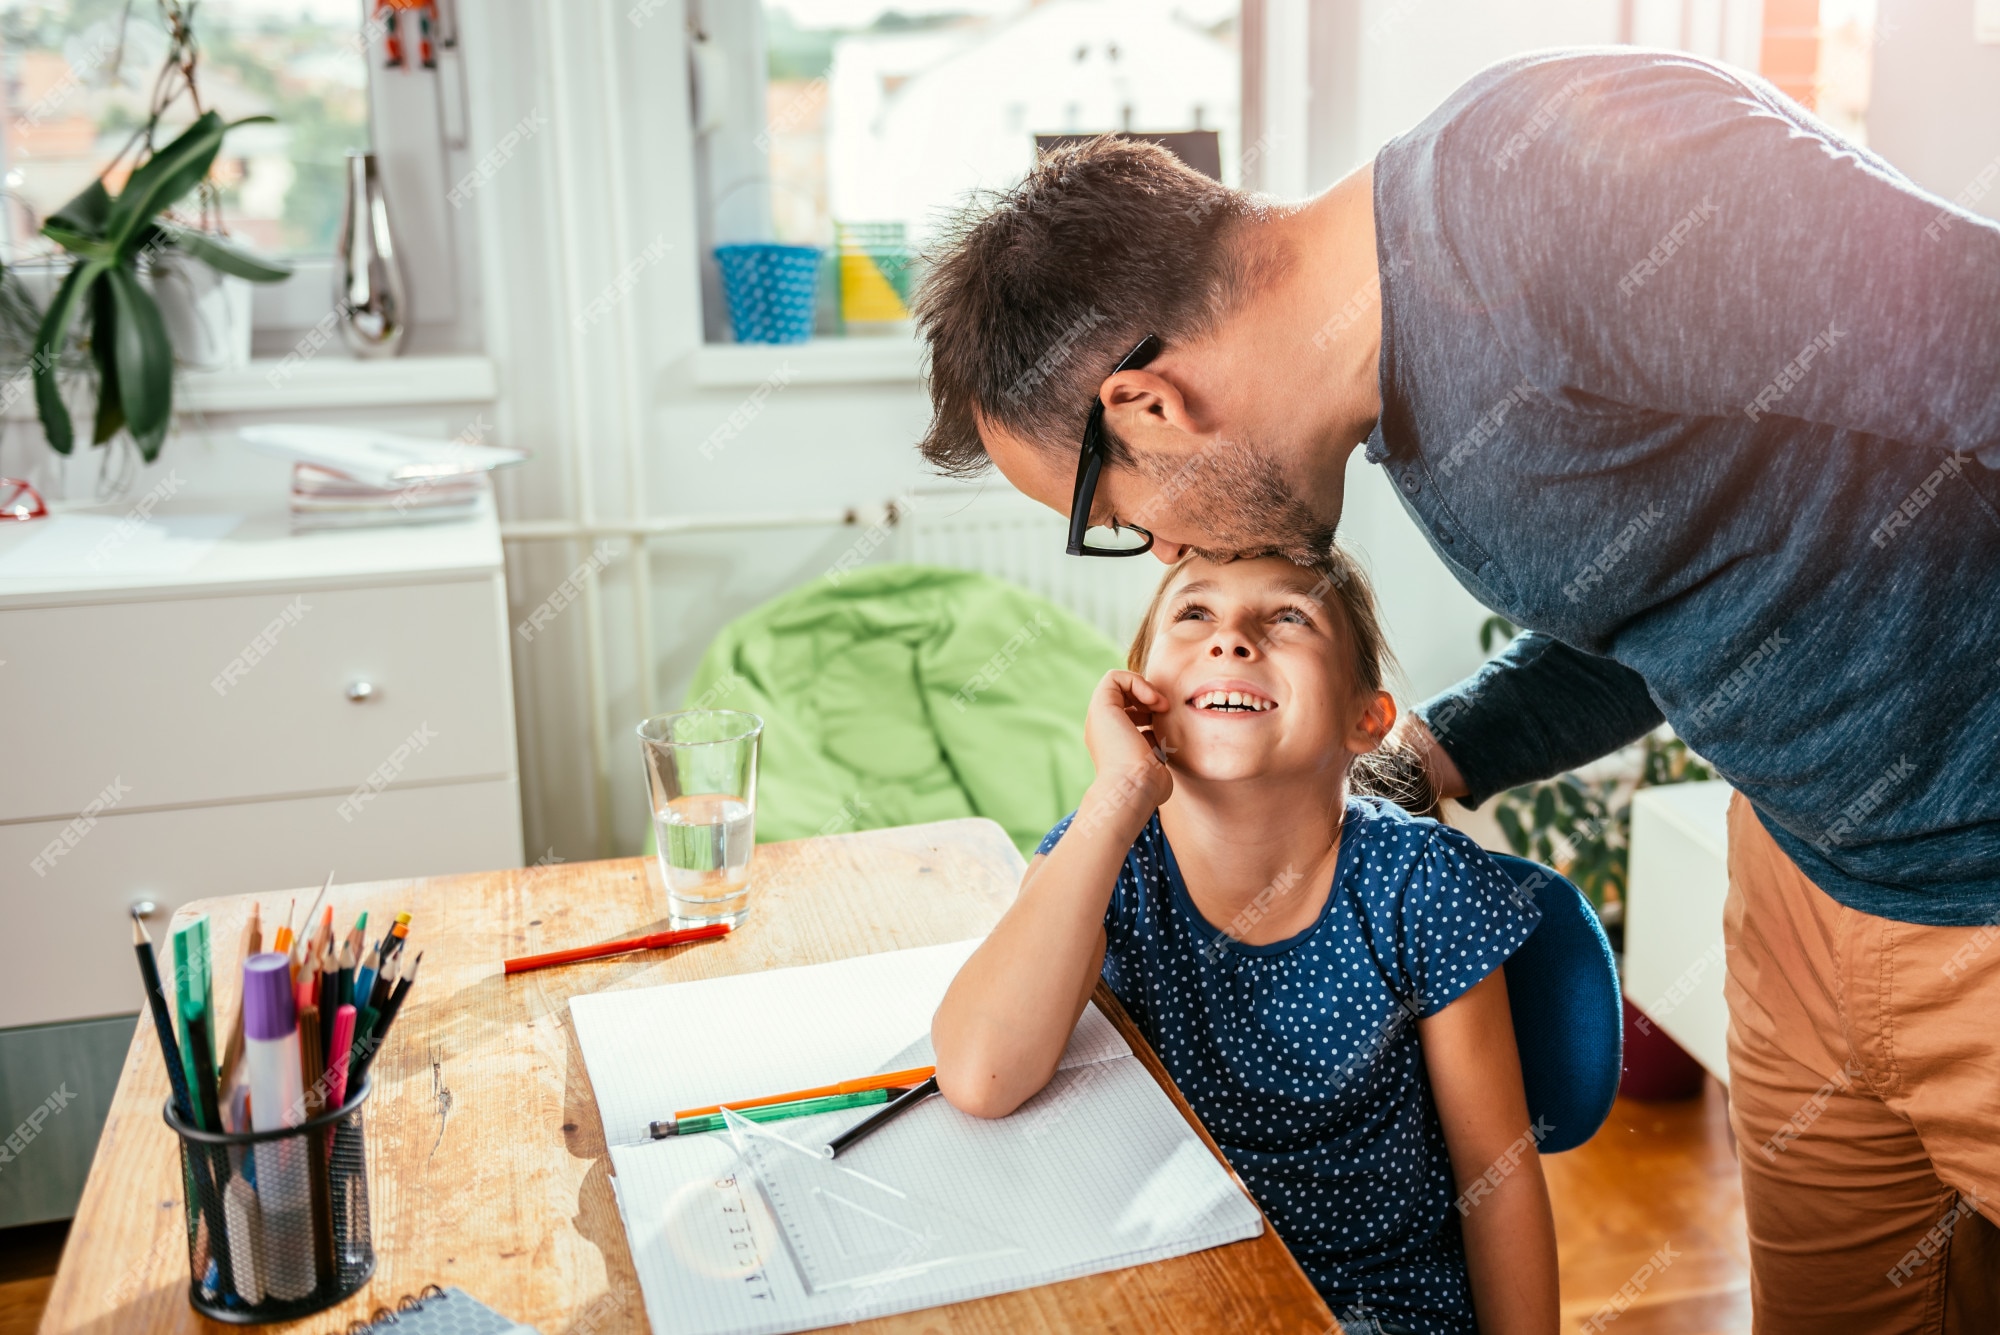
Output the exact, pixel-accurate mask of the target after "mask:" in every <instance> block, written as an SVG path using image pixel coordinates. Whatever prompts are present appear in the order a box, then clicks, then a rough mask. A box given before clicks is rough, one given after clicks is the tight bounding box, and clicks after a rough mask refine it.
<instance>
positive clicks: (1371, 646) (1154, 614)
mask: <svg viewBox="0 0 2000 1335" xmlns="http://www.w3.org/2000/svg"><path fill="white" fill-rule="evenodd" d="M1197 559H1199V558H1198V557H1197V555H1196V554H1195V553H1194V552H1188V553H1186V554H1184V555H1183V556H1182V557H1181V559H1180V560H1178V561H1176V562H1174V563H1173V565H1171V566H1169V567H1168V568H1167V573H1166V575H1165V576H1164V577H1163V578H1162V579H1161V580H1160V584H1159V587H1158V588H1156V589H1154V590H1153V600H1152V601H1151V602H1150V603H1148V604H1147V605H1146V615H1145V616H1143V617H1141V618H1140V619H1139V630H1138V633H1137V634H1135V635H1134V636H1133V637H1132V647H1131V648H1130V649H1128V650H1126V652H1125V666H1126V667H1127V668H1129V669H1130V670H1131V671H1133V672H1136V673H1138V674H1139V675H1140V676H1144V675H1145V674H1146V659H1147V656H1148V654H1149V653H1150V651H1151V650H1152V647H1153V633H1154V628H1155V625H1156V623H1157V622H1158V621H1159V617H1160V607H1161V605H1162V604H1163V603H1165V602H1166V599H1167V590H1168V589H1169V588H1170V587H1172V585H1173V582H1174V577H1175V576H1177V575H1179V574H1180V573H1181V571H1182V570H1183V569H1184V568H1185V567H1186V566H1187V564H1188V562H1190V561H1193V560H1197ZM1300 568H1301V569H1304V570H1309V571H1311V572H1312V573H1313V574H1314V575H1316V576H1318V578H1317V580H1315V582H1314V584H1313V587H1312V590H1311V592H1309V593H1307V594H1306V598H1307V599H1308V600H1310V601H1311V602H1313V603H1315V604H1317V605H1318V606H1319V607H1322V608H1324V609H1326V611H1327V613H1328V615H1329V616H1331V617H1332V619H1333V620H1334V621H1335V622H1337V623H1338V624H1339V626H1340V628H1341V638H1342V639H1343V640H1345V641H1346V644H1347V651H1348V668H1349V671H1351V672H1352V673H1353V679H1354V683H1355V685H1356V687H1358V688H1359V690H1360V691H1361V693H1362V694H1363V695H1368V696H1372V695H1374V694H1375V692H1377V691H1380V690H1383V689H1385V686H1384V683H1385V682H1387V681H1388V680H1389V677H1390V674H1391V673H1392V672H1397V671H1399V669H1398V668H1397V664H1396V656H1395V654H1394V653H1393V652H1392V651H1391V650H1390V648H1389V639H1388V636H1386V635H1384V634H1383V633H1382V618H1381V614H1380V613H1379V612H1378V611H1377V610H1376V603H1375V590H1374V588H1373V586H1371V585H1370V584H1369V582H1368V573H1367V572H1366V571H1365V570H1363V569H1362V568H1361V563H1360V562H1359V561H1357V560H1355V558H1354V555H1353V553H1351V552H1349V551H1347V550H1346V549H1345V548H1343V547H1342V546H1341V545H1340V544H1339V543H1334V544H1332V545H1331V546H1330V547H1328V548H1327V550H1326V553H1325V554H1324V555H1323V556H1322V557H1320V558H1319V559H1316V560H1314V561H1311V562H1307V563H1303V564H1302V565H1301V567H1300ZM1347 782H1348V788H1349V789H1350V790H1351V791H1353V792H1356V793H1365V794H1370V795H1373V796H1377V797H1386V798H1388V799H1389V800H1390V801H1392V802H1395V803H1397V804H1398V805H1399V806H1402V807H1404V808H1405V809H1406V810H1408V811H1411V812H1413V813H1415V814H1417V815H1425V814H1429V813H1430V812H1431V811H1432V810H1433V809H1434V808H1435V807H1436V806H1437V798H1436V797H1435V796H1434V795H1433V792H1432V789H1431V785H1430V783H1429V780H1428V778H1427V777H1426V776H1425V774H1424V769H1423V765H1422V763H1421V761H1420V760H1419V759H1418V758H1417V756H1416V755H1415V753H1414V752H1411V751H1409V750H1408V749H1406V748H1405V747H1403V746H1402V745H1401V744H1400V743H1392V742H1388V741H1386V740H1385V741H1384V742H1383V744H1382V745H1381V746H1379V747H1377V748H1376V749H1375V750H1374V751H1371V752H1369V753H1368V754H1367V755H1363V756H1356V757H1355V758H1354V760H1353V762H1352V763H1351V764H1350V765H1349V767H1348V772H1347Z"/></svg>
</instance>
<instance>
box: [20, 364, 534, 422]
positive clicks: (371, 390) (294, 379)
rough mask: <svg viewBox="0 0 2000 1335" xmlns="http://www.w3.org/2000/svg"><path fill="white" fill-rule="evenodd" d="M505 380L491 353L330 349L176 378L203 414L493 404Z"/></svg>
mask: <svg viewBox="0 0 2000 1335" xmlns="http://www.w3.org/2000/svg"><path fill="white" fill-rule="evenodd" d="M498 386H499V378H498V377H497V376H496V375H495V374H494V371H493V362H492V361H491V359H489V358H486V357H390V358H386V359H384V360H382V361H361V360H359V359H357V358H353V357H348V356H344V355H341V354H339V353H335V352H324V353H321V354H320V355H319V356H317V357H313V358H309V359H307V360H305V361H299V362H294V363H292V364H291V365H290V366H286V365H285V364H284V361H283V359H282V358H276V357H272V358H258V359H257V360H255V361H253V362H251V363H250V365H248V366H246V367H244V368H242V369H241V370H235V371H183V372H180V373H179V374H177V375H176V376H175V378H174V410H175V411H176V412H198V413H268V412H307V411H314V410H317V409H322V408H375V407H385V408H394V407H403V406H407V405H412V404H428V403H490V402H492V400H493V399H494V398H495V397H496V396H497V394H498ZM6 416H7V417H8V418H9V419H13V420H19V421H27V420H32V419H33V418H34V416H35V396H34V395H33V394H18V395H16V396H15V397H14V398H13V400H12V401H11V402H9V403H8V404H7V407H6Z"/></svg>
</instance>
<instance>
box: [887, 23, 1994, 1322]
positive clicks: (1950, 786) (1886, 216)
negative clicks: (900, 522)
mask: <svg viewBox="0 0 2000 1335" xmlns="http://www.w3.org/2000/svg"><path fill="white" fill-rule="evenodd" d="M918 318H919V322H920V326H921V328H922V330H923V333H924V335H925V337H926V339H927V340H928V342H929V346H930V354H931V394H932V399H933V407H934V409H935V417H934V421H933V423H932V425H931V428H930V431H929V433H928V434H927V436H926V438H925V440H924V442H923V445H922V449H923V453H924V454H925V456H926V458H928V459H929V460H930V461H931V462H932V463H933V464H934V465H936V466H938V467H939V468H940V469H942V470H943V471H946V472H953V473H966V472H974V471H977V470H978V469H980V468H982V467H984V466H985V465H986V464H987V463H988V462H989V461H990V462H991V463H992V464H995V465H997V466H998V467H999V469H1000V470H1001V472H1003V473H1004V474H1005V475H1006V476H1007V478H1008V479H1009V480H1010V481H1011V482H1013V483H1014V484H1015V485H1016V486H1017V487H1019V488H1020V489H1021V490H1022V491H1024V492H1026V493H1027V494H1029V495H1031V496H1034V497H1036V498H1038V499H1040V500H1042V501H1043V502H1045V503H1046V504H1048V505H1050V506H1052V507H1053V508H1055V509H1057V510H1058V511H1062V512H1064V513H1070V514H1071V516H1072V534H1073V540H1072V542H1073V546H1072V549H1073V550H1075V549H1076V546H1077V545H1078V541H1077V540H1078V539H1081V540H1082V541H1081V545H1082V546H1084V547H1092V546H1097V547H1111V548H1114V549H1117V548H1128V549H1129V548H1131V547H1133V546H1135V545H1136V546H1143V545H1144V543H1145V542H1146V534H1144V533H1140V532H1139V530H1142V529H1143V530H1146V531H1147V533H1149V534H1150V540H1151V550H1152V551H1153V552H1154V553H1155V554H1156V555H1158V556H1159V557H1161V558H1162V559H1163V560H1172V559H1174V558H1175V557H1176V556H1178V555H1179V554H1180V552H1182V551H1183V550H1185V549H1188V548H1196V549H1201V550H1206V551H1215V552H1225V553H1240V552H1247V551H1258V550H1279V551H1287V552H1304V551H1306V550H1310V549H1316V548H1319V547H1322V546H1324V545H1325V544H1326V543H1327V542H1328V541H1330V540H1331V538H1332V536H1333V531H1334V528H1335V525H1336V523H1337V521H1338V519H1339V515H1340V509H1341V503H1342V479H1343V472H1344V468H1345V465H1346V463H1347V459H1348V456H1349V454H1350V453H1351V452H1352V450H1353V448H1354V447H1355V446H1356V445H1357V444H1358V443H1360V442H1363V441H1364V440H1365V442H1366V451H1367V453H1366V457H1367V459H1368V460H1369V461H1370V462H1372V463H1375V464H1377V465H1379V466H1381V467H1382V468H1384V469H1386V470H1387V471H1388V474H1389V477H1390V478H1391V480H1392V481H1393V483H1394V485H1395V487H1396V489H1397V494H1398V496H1399V498H1400V499H1401V501H1402V503H1403V505H1404V508H1405V509H1407V510H1408V511H1409V513H1410V516H1411V518H1412V519H1414V520H1415V521H1416V523H1417V524H1418V526H1419V527H1420V528H1421V529H1422V530H1423V533H1424V535H1425V537H1426V539H1427V540H1428V541H1429V542H1430V544H1431V547H1432V549H1433V550H1434V551H1436V553H1437V555H1438V556H1439V558H1440V559H1442V560H1443V561H1444V562H1445V564H1446V565H1447V566H1449V567H1450V568H1451V570H1452V572H1453V574H1454V575H1456V576H1457V578H1458V579H1459V580H1460V581H1461V582H1462V583H1463V584H1464V585H1465V586H1466V587H1467V588H1468V589H1470V590H1471V591H1472V592H1473V593H1474V594H1475V595H1477V596H1478V597H1479V599H1480V600H1481V601H1482V602H1484V603H1485V604H1486V605H1487V606H1489V607H1492V608H1494V609H1495V610H1497V611H1499V612H1501V613H1503V614H1505V615H1506V616H1507V617H1509V618H1511V619H1512V620H1513V621H1515V622H1516V623H1518V624H1520V625H1522V626H1525V627H1529V628H1530V630H1529V631H1528V632H1527V633H1524V634H1523V635H1522V636H1521V637H1520V638H1518V639H1516V640H1515V641H1514V642H1513V643H1512V644H1511V645H1509V646H1508V647H1507V649H1506V650H1505V651H1504V652H1502V653H1501V654H1500V655H1499V656H1498V657H1497V658H1495V659H1494V660H1493V661H1492V662H1489V663H1488V664H1486V665H1485V667H1483V668H1482V669H1481V670H1480V671H1479V672H1478V673H1477V674H1476V675H1474V676H1473V677H1472V678H1471V679H1469V680H1468V681H1466V682H1463V683H1461V684H1460V685H1459V686H1457V687H1455V688H1453V689H1452V690H1450V691H1447V692H1445V693H1444V694H1443V695H1441V696H1439V697H1437V698H1436V699H1434V700H1431V701H1429V702H1427V703H1426V704H1424V705H1423V706H1421V707H1420V708H1419V710H1418V711H1417V714H1418V715H1419V721H1418V722H1416V723H1415V725H1414V726H1413V727H1412V728H1411V730H1410V733H1409V735H1408V740H1409V742H1410V744H1411V745H1412V746H1413V747H1415V748H1417V749H1418V750H1420V751H1421V752H1422V753H1423V754H1424V756H1425V757H1426V759H1427V761H1428V763H1429V765H1430V769H1431V773H1432V776H1433V778H1434V779H1435V781H1436V784H1437V786H1438V788H1439V790H1440V791H1441V792H1442V793H1444V794H1445V795H1455V796H1461V797H1463V798H1464V799H1465V800H1466V801H1468V802H1469V803H1472V804H1477V803H1478V802H1480V801H1482V800H1484V799H1485V798H1486V797H1488V796H1490V795H1491V794H1493V793H1495V792H1497V791H1500V790H1501V789H1504V788H1508V787H1511V786H1513V785H1515V784H1520V783H1524V782H1527V781H1530V780H1534V779H1540V778H1546V777H1548V776H1551V775H1554V774H1556V773H1559V772H1561V771H1563V770H1565V769H1568V768H1571V767H1574V766H1576V765H1579V764H1581V763H1583V762H1585V761H1588V760H1590V759H1592V758H1594V757H1597V756H1600V755H1603V754H1605V753H1607V752H1609V751H1611V750H1614V749H1616V748H1617V747H1619V746H1621V745H1624V744H1626V743H1629V742H1631V741H1632V740H1634V739H1636V738H1638V737H1639V736H1641V735H1643V734H1644V733H1645V732H1647V731H1648V730H1650V729H1652V728H1654V727H1655V726H1657V725H1658V724H1659V723H1660V722H1661V721H1662V719H1663V718H1664V719H1665V721H1667V722H1669V723H1671V724H1672V725H1673V726H1674V728H1675V729H1676V730H1677V731H1678V733H1679V734H1680V735H1681V736H1682V737H1683V738H1685V739H1686V740H1687V742H1688V744H1689V745H1690V746H1691V747H1693V748H1694V749H1695V750H1696V751H1697V752H1699V753H1700V754H1701V755H1703V756H1704V757H1706V758H1707V759H1709V760H1710V761H1712V762H1713V763H1714V764H1715V766H1716V767H1717V768H1718V769H1719V771H1720V772H1721V773H1722V774H1723V775H1725V776H1726V777H1727V778H1728V779H1729V780H1730V782H1731V783H1732V784H1733V785H1734V786H1735V787H1736V789H1737V793H1738V795H1737V796H1736V797H1735V798H1734V799H1733V804H1732V807H1731V812H1730V820H1729V832H1730V845H1729V864H1730V898H1729V905H1728V910H1727V915H1726V917H1727V921H1726V924H1725V926H1726V944H1727V947H1728V957H1729V974H1728V996H1729V1002H1730V1012H1731V1027H1730V1047H1729V1054H1730V1073H1731V1087H1730V1099H1731V1119H1732V1125H1733V1126H1734V1128H1735V1131H1736V1136H1737V1144H1738V1155H1739V1158H1740V1160H1741V1163H1742V1172H1743V1182H1744V1195H1745V1203H1746V1209H1747V1215H1748V1223H1749V1232H1750V1241H1751V1252H1752V1257H1751V1260H1752V1283H1753V1299H1754V1302H1755V1304H1756V1308H1757V1314H1758V1330H1759V1331H1760V1332H1774V1331H1775V1332H1792V1331H1802V1332H1803V1331H1812V1332H1821V1331H1840V1332H1848V1331H1860V1330H1866V1331H1870V1332H1884V1331H1912V1332H1915V1331H1925V1332H1931V1331H1939V1330H1944V1329H1953V1330H1956V1329H1964V1330H1968V1331H1969V1330H2000V1293H1996V1289H2000V1245H1996V1242H1995V1240H1996V1238H2000V1233H1996V1231H1995V1230H1994V1228H1993V1225H1992V1223H1991V1222H1989V1221H1994V1220H2000V1023H1996V1021H1995V1018H1994V1017H1995V1016H1996V1015H2000V926H1996V924H2000V689H1996V684H2000V595H1996V592H1995V590H1994V588H1993V585H1992V582H1991V581H1992V576H1993V572H1994V571H1995V570H1996V569H2000V472H1996V469H2000V226H1996V225H1995V224H1993V223H1992V222H1990V221H1986V220H1984V219H1980V218H1977V217H1975V216H1973V215H1971V214H1969V213H1967V212H1964V211H1962V210H1960V209H1957V208H1954V207H1952V206H1951V205H1949V204H1947V203H1946V202H1944V201H1943V200H1940V199H1937V198H1935V197H1933V196H1930V195H1927V194H1924V193H1923V192H1921V191H1919V190H1918V189H1916V188H1915V187H1914V186H1913V185H1912V184H1911V183H1910V182H1909V181H1908V180H1906V179H1905V178H1904V177H1902V176H1901V175H1900V174H1898V173H1897V172H1896V171H1895V170H1894V169H1893V168H1891V167H1890V166H1888V165H1887V164H1886V163H1884V162H1883V161H1881V160H1880V159H1879V158H1876V157H1875V156H1873V155H1871V154H1869V153H1868V152H1867V151H1865V150H1863V149H1860V148H1858V147H1856V146H1854V145H1852V144H1850V143H1848V142H1846V141H1844V140H1842V139H1841V138H1840V137H1839V136H1838V135H1836V134H1835V133H1834V132H1833V131H1831V130H1830V129H1829V128H1827V127H1826V126H1825V125H1823V124H1822V123H1820V122H1819V121H1817V120H1815V119H1814V118H1813V117H1812V116H1811V115H1809V114H1808V113H1807V112H1805V111H1804V110H1802V109H1801V108H1800V107H1799V106H1797V105H1796V104H1795V103H1793V102H1791V101H1789V100H1787V99H1786V98H1784V97H1783V96H1782V95H1781V94H1779V93H1778V92H1777V91H1776V90H1775V89H1773V88H1771V87H1770V86H1769V85H1767V84H1766V83H1764V82H1763V81H1761V80H1759V79H1756V78H1754V77H1752V76H1748V75H1745V74H1742V73H1740V72H1736V71H1733V70H1729V69H1726V68H1723V67H1719V66H1716V65H1712V64H1709V63H1707V62H1703V61H1700V60H1697V59H1694V58H1691V57H1687V56H1682V55H1678V54H1671V53H1658V52H1638V51H1630V50H1626V51H1616V52H1612V51H1603V52H1585V51H1573V52H1550V53H1543V54H1538V55H1534V56H1528V57H1522V58H1520V59H1516V60H1512V61H1508V62H1506V63H1504V64H1501V65H1498V66H1495V67H1494V68H1492V69H1489V70H1487V71H1485V72H1484V73H1482V74H1480V75H1479V76H1477V77H1476V78H1474V79H1473V80H1472V81H1471V82H1470V83H1468V84H1466V85H1465V86H1464V87H1463V88H1462V89H1460V90H1459V91H1458V92H1457V93H1455V94H1454V95H1453V96H1452V97H1451V98H1450V99H1449V100H1448V101H1447V102H1446V103H1445V104H1444V105H1443V106H1442V107H1440V108H1439V109H1438V110H1437V111H1436V112H1435V113H1433V114H1432V115H1431V117H1430V118H1429V119H1428V120H1426V121H1425V122H1424V123H1423V124H1422V125H1420V126H1418V127H1417V128H1416V129H1414V130H1412V131H1411V132H1410V133H1408V134H1406V135H1403V136H1402V137H1400V138H1398V139H1395V140H1393V141H1391V142H1390V143H1389V144H1388V145H1387V146H1386V147H1384V148H1383V149H1382V151H1381V152H1380V154H1378V155H1377V157H1376V158H1375V160H1374V162H1373V163H1372V164H1371V165H1370V166H1367V167H1363V168H1362V169H1360V170H1358V171H1357V172H1355V173H1354V174H1353V175H1352V176H1350V177H1348V178H1347V179H1345V180H1343V181H1342V182H1340V183H1339V184H1338V185H1336V186H1334V187H1333V188H1332V189H1330V190H1329V191H1327V192H1326V193H1325V194H1323V195H1321V196H1319V197H1318V198H1316V199H1314V200H1312V201H1310V202H1308V203H1305V204H1303V205H1298V206H1278V205H1273V204H1271V203H1269V202H1268V201H1262V200H1258V199H1253V198H1251V197H1248V196H1245V195H1242V194H1240V193H1238V192H1235V191H1232V190H1228V189H1225V188H1224V187H1222V186H1220V185H1217V184H1216V183H1214V182H1212V181H1210V180H1208V179H1206V178H1204V177H1201V176H1199V175H1197V174H1195V173H1193V172H1191V171H1188V170H1186V169H1184V168H1181V167H1179V166H1178V165H1177V164H1176V163H1174V162H1173V161H1172V160H1171V159H1169V158H1167V157H1166V155H1164V154H1163V153H1160V152H1158V151H1157V150H1153V149H1150V148H1148V147H1145V146H1142V145H1134V144H1128V143H1121V142H1116V141H1110V140H1105V141H1099V142H1098V143H1096V144H1094V145H1091V146H1088V147H1085V148H1083V149H1081V150H1077V151H1071V152H1067V153H1061V154H1055V155H1051V156H1050V157H1048V158H1046V159H1044V160H1043V161H1042V162H1041V163H1040V164H1039V165H1038V166H1037V167H1036V169H1035V170H1034V171H1033V172H1032V173H1031V174H1030V175H1029V177H1028V178H1027V179H1026V180H1025V181H1023V182H1022V183H1021V184H1020V185H1019V186H1018V187H1016V188H1015V189H1013V190H1012V191H1010V192H1008V193H1006V194H1005V195H1003V196H1001V197H1000V198H998V199H997V200H996V201H994V202H993V203H992V205H991V207H990V208H989V209H987V210H986V211H985V212H984V213H983V214H981V215H979V216H974V217H968V218H967V220H966V221H965V222H964V223H963V224H962V225H961V227H960V229H959V230H958V231H957V232H956V233H955V234H954V235H953V236H952V237H951V238H950V239H949V242H948V244H947V245H946V246H945V247H944V249H943V250H942V252H941V253H940V254H939V255H938V256H937V257H936V258H935V260H934V262H933V266H932V269H931V272H930V274H929V277H928V279H927V281H926V285H925V288H924V290H923V292H922V294H921V297H920V301H919V308H918ZM1079 441H1083V442H1084V443H1085V449H1084V450H1083V453H1082V455H1081V462H1082V464H1083V465H1087V466H1084V467H1080V455H1079ZM1096 456H1101V458H1100V457H1096ZM1079 503H1080V504H1081V505H1082V507H1084V513H1083V514H1081V515H1079V514H1076V513H1073V511H1074V510H1075V509H1076V507H1077V506H1078V504H1079ZM1086 522H1087V523H1089V524H1094V525H1097V526H1099V528H1098V529H1097V530H1095V531H1093V533H1091V534H1089V535H1085V534H1083V533H1081V532H1080V530H1081V528H1082V527H1083V525H1084V523H1086ZM1690 963H1692V961H1690Z"/></svg>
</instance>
